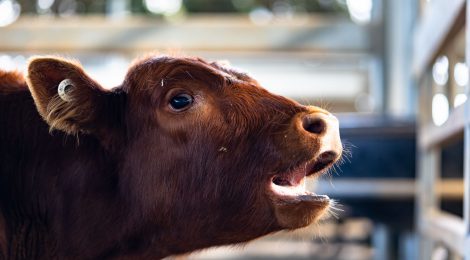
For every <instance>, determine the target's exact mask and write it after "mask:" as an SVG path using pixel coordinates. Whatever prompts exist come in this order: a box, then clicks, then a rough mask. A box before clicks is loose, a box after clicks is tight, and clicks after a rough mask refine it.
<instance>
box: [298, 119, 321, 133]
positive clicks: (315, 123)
mask: <svg viewBox="0 0 470 260" xmlns="http://www.w3.org/2000/svg"><path fill="white" fill-rule="evenodd" d="M302 126H303V128H304V129H305V130H306V131H307V132H309V133H312V134H322V133H323V132H325V130H326V123H325V121H323V119H321V118H312V117H306V118H304V120H303V123H302Z"/></svg>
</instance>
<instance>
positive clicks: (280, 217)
mask: <svg viewBox="0 0 470 260" xmlns="http://www.w3.org/2000/svg"><path fill="white" fill-rule="evenodd" d="M270 188H271V187H270ZM269 197H270V199H271V202H272V205H273V207H274V211H275V214H276V219H277V222H278V224H279V225H280V226H281V227H282V228H283V229H297V228H302V227H306V226H308V225H310V224H313V223H315V222H316V221H318V220H319V219H321V218H322V216H323V215H324V214H325V213H326V212H327V211H328V209H329V207H330V198H329V197H328V196H326V195H317V194H315V193H312V192H308V191H303V192H299V193H296V194H279V193H275V192H274V191H273V190H270V194H269Z"/></svg>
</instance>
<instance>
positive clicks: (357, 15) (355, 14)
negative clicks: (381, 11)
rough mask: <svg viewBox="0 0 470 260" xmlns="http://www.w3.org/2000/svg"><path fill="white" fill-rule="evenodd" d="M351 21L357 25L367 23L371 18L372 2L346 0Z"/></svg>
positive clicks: (368, 0)
mask: <svg viewBox="0 0 470 260" xmlns="http://www.w3.org/2000/svg"><path fill="white" fill-rule="evenodd" d="M346 4H347V6H348V11H349V15H350V16H351V19H352V20H353V21H354V22H356V23H358V24H366V23H369V22H370V20H371V17H372V7H373V3H372V0H346Z"/></svg>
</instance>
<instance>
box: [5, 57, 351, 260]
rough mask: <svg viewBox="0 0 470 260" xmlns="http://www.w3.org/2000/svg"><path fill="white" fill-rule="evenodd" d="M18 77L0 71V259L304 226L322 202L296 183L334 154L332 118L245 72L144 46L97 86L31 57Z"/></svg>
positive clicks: (125, 249)
mask: <svg viewBox="0 0 470 260" xmlns="http://www.w3.org/2000/svg"><path fill="white" fill-rule="evenodd" d="M64 79H69V80H71V82H73V84H72V86H71V87H70V88H69V89H68V90H67V92H66V97H67V98H66V99H64V98H61V97H60V96H59V95H58V92H57V88H58V86H59V84H60V82H62V81H63V80H64ZM26 81H27V84H26V83H25V80H24V79H23V78H22V75H21V74H18V73H6V72H1V71H0V126H1V127H0V259H1V258H6V259H54V258H59V259H63V258H78V259H85V258H96V259H102V258H119V257H126V258H136V259H142V258H160V257H165V256H167V255H172V254H180V253H186V252H190V251H193V250H197V249H201V248H205V247H209V246H214V245H223V244H230V243H241V242H246V241H249V240H252V239H255V238H257V237H260V236H263V235H266V234H269V233H272V232H275V231H279V230H283V229H296V228H300V227H304V226H306V225H309V224H310V223H312V222H314V221H315V220H317V219H318V218H319V217H320V216H321V215H322V213H323V212H324V211H325V210H327V208H328V206H329V199H328V198H327V197H326V196H320V195H315V194H312V193H309V192H306V191H305V190H303V188H302V182H303V181H304V177H305V176H306V175H318V174H319V173H321V172H324V171H325V170H326V169H327V168H328V167H330V166H331V165H332V164H333V163H334V162H336V160H337V159H338V158H339V157H340V155H341V150H342V146H341V142H340V140H339V134H338V124H337V121H336V119H335V118H334V117H333V116H331V115H330V114H329V113H328V112H326V111H324V110H322V109H319V108H316V107H306V106H302V105H300V104H298V103H296V102H294V101H291V100H289V99H286V98H284V97H281V96H277V95H273V94H271V93H269V92H268V91H266V90H264V89H263V88H261V87H260V86H259V84H258V83H257V82H256V81H255V80H253V79H251V78H250V77H248V76H247V75H246V74H243V73H239V72H236V71H233V70H231V69H228V68H225V67H222V66H220V65H218V64H216V63H208V62H206V61H204V60H201V59H198V58H181V57H166V56H159V57H153V56H152V57H147V58H145V59H141V60H139V61H137V62H135V63H134V65H132V66H131V68H130V69H129V71H128V73H127V75H126V78H125V80H124V82H123V84H122V85H121V86H119V87H117V88H115V89H113V90H106V89H104V88H102V87H101V86H100V85H99V84H98V83H97V82H95V81H93V80H92V79H91V78H89V77H88V76H87V75H86V74H85V73H84V71H83V69H82V68H81V67H80V65H79V64H78V63H76V62H71V61H67V60H63V59H59V58H53V57H39V58H34V59H32V60H31V61H30V63H29V66H28V75H27V77H26ZM176 99H177V100H176ZM191 100H192V102H191ZM182 101H184V102H183V103H184V106H183V107H182V108H181V107H177V106H176V107H175V102H176V103H178V102H182ZM185 102H186V103H185ZM180 104H181V103H180Z"/></svg>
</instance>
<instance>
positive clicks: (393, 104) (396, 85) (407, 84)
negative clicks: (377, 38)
mask: <svg viewBox="0 0 470 260" xmlns="http://www.w3.org/2000/svg"><path fill="white" fill-rule="evenodd" d="M383 3H384V10H385V13H384V17H385V43H384V44H385V57H386V62H385V79H386V82H385V85H386V93H385V94H386V101H385V102H386V110H387V112H389V113H391V114H394V115H399V116H400V115H401V116H403V115H412V114H415V113H416V111H415V109H416V107H415V106H413V105H414V100H413V98H414V97H413V90H414V86H413V83H414V82H413V80H412V78H413V77H412V73H411V71H412V70H411V61H410V59H409V57H410V56H411V55H412V49H413V44H412V43H413V42H412V38H410V35H412V32H413V29H414V25H415V19H416V16H417V11H418V4H419V3H418V2H417V1H409V0H393V1H384V2H383Z"/></svg>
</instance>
